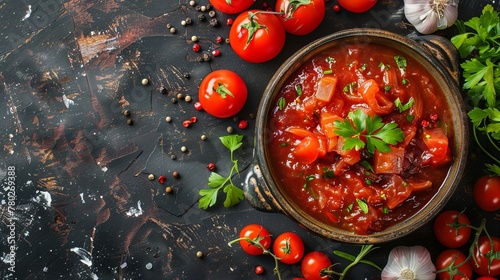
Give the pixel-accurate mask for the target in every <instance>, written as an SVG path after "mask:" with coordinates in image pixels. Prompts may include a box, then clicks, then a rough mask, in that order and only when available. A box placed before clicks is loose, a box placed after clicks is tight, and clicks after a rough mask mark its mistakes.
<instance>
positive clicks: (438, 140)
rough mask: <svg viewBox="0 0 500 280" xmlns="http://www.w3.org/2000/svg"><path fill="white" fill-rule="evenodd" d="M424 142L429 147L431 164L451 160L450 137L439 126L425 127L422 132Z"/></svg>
mask: <svg viewBox="0 0 500 280" xmlns="http://www.w3.org/2000/svg"><path fill="white" fill-rule="evenodd" d="M422 135H423V136H422V137H423V141H424V144H425V145H426V146H427V149H429V154H430V155H431V157H430V164H431V165H434V166H439V165H442V164H445V163H448V162H449V160H451V156H450V155H449V148H448V137H447V136H446V134H444V132H443V130H442V129H441V128H439V127H435V128H425V129H424V133H422Z"/></svg>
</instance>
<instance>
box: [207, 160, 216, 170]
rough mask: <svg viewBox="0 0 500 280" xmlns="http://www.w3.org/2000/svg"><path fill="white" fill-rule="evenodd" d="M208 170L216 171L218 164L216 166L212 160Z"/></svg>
mask: <svg viewBox="0 0 500 280" xmlns="http://www.w3.org/2000/svg"><path fill="white" fill-rule="evenodd" d="M207 168H208V170H210V171H215V170H217V166H215V163H213V162H211V163H209V164H208V165H207Z"/></svg>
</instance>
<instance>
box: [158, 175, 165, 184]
mask: <svg viewBox="0 0 500 280" xmlns="http://www.w3.org/2000/svg"><path fill="white" fill-rule="evenodd" d="M166 180H167V176H165V175H161V176H160V177H158V182H160V184H163V183H165V181H166Z"/></svg>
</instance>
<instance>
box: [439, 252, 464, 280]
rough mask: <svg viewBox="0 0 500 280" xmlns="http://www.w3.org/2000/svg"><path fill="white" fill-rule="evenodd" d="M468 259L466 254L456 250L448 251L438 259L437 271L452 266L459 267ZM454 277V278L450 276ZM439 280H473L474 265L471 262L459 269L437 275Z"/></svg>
mask: <svg viewBox="0 0 500 280" xmlns="http://www.w3.org/2000/svg"><path fill="white" fill-rule="evenodd" d="M466 259H467V256H465V255H464V253H462V252H460V251H458V250H456V249H448V250H446V251H443V252H442V253H441V254H439V256H438V257H437V259H436V270H442V269H446V268H447V267H449V266H450V265H451V264H453V266H459V265H460V264H462V263H463V262H464V261H465V260H466ZM451 275H453V278H451V277H450V276H451ZM437 276H438V279H439V280H463V279H471V277H472V265H471V263H470V262H469V261H467V262H466V263H464V264H463V265H460V266H459V267H458V268H451V269H450V270H449V271H447V272H440V273H438V274H437Z"/></svg>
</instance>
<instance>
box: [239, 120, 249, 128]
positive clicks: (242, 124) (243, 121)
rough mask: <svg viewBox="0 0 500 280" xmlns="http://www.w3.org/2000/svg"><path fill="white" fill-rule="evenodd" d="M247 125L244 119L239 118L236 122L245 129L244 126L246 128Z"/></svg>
mask: <svg viewBox="0 0 500 280" xmlns="http://www.w3.org/2000/svg"><path fill="white" fill-rule="evenodd" d="M247 126H248V122H247V121H246V120H241V121H240V122H239V123H238V127H239V128H241V129H245V128H247Z"/></svg>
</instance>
